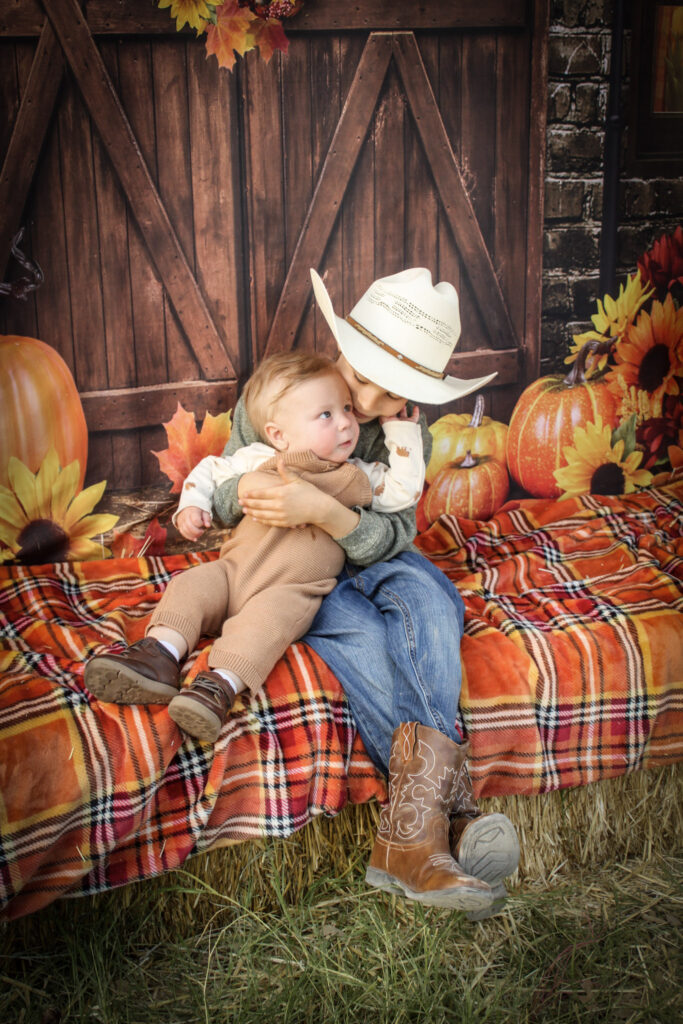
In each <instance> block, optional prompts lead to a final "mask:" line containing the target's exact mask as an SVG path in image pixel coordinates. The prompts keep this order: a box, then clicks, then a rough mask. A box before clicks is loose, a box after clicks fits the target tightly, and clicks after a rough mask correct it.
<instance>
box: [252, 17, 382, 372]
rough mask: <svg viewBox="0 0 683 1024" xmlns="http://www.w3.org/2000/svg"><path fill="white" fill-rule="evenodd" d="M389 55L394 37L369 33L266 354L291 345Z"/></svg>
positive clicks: (290, 268)
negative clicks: (314, 269) (313, 269)
mask: <svg viewBox="0 0 683 1024" xmlns="http://www.w3.org/2000/svg"><path fill="white" fill-rule="evenodd" d="M390 55H391V36H390V35H387V34H384V33H375V34H373V35H371V36H370V38H369V39H368V42H367V44H366V47H365V50H364V51H363V56H362V58H361V61H360V64H359V66H358V71H357V73H356V76H355V78H354V82H353V85H352V86H351V89H350V91H349V95H348V97H347V100H346V103H345V105H344V110H343V111H342V116H341V118H340V120H339V124H338V125H337V130H336V132H335V134H334V138H333V140H332V143H331V145H330V150H329V152H328V154H327V157H326V159H325V164H324V166H323V169H322V171H321V174H320V177H319V179H318V182H317V185H316V189H315V193H314V195H313V200H312V202H311V205H310V207H309V211H308V214H307V217H306V222H305V224H304V226H303V229H302V231H301V235H300V236H299V241H298V242H297V246H296V251H295V253H294V257H293V259H292V262H291V264H290V267H289V271H288V274H287V279H286V281H285V287H284V289H283V292H282V295H281V297H280V302H279V304H278V307H277V311H276V313H275V318H274V320H273V324H272V326H271V329H270V333H269V335H268V344H267V346H266V354H267V355H270V353H271V352H279V351H283V350H287V349H289V348H291V346H292V345H293V343H294V339H295V337H296V332H297V329H298V326H299V322H300V318H301V311H302V309H303V308H304V305H305V302H306V299H307V297H308V293H309V290H310V287H311V284H310V276H309V273H308V269H309V267H318V266H319V265H320V261H321V259H322V255H323V253H324V251H325V245H326V243H327V240H328V239H329V237H330V232H331V231H332V226H333V224H334V222H335V220H336V217H337V214H338V212H339V209H340V206H341V202H342V199H343V196H344V191H345V189H346V186H347V184H348V181H349V178H350V176H351V172H352V170H353V167H354V164H355V162H356V158H357V156H358V152H359V150H360V147H361V144H362V142H363V139H364V138H365V133H366V131H367V127H368V124H369V122H370V119H371V117H372V113H373V111H374V108H375V103H376V101H377V96H378V94H379V90H380V86H381V84H382V81H383V79H384V76H385V74H386V69H387V66H388V63H389V58H390Z"/></svg>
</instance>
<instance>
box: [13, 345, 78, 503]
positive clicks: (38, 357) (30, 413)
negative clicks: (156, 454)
mask: <svg viewBox="0 0 683 1024" xmlns="http://www.w3.org/2000/svg"><path fill="white" fill-rule="evenodd" d="M52 447H54V448H55V449H56V451H57V455H58V457H59V463H60V465H61V466H62V467H64V466H67V465H69V463H71V462H73V461H74V460H76V459H77V460H78V462H79V465H80V474H79V482H78V490H79V491H80V490H81V488H82V487H83V481H84V478H85V470H86V463H87V461H88V428H87V426H86V422H85V415H84V413H83V406H82V405H81V399H80V396H79V394H78V391H77V389H76V384H75V382H74V379H73V376H72V375H71V371H70V369H69V367H68V366H67V365H66V363H65V362H64V360H63V359H62V357H61V356H60V354H59V353H58V352H57V351H55V349H53V348H52V347H51V346H50V345H46V344H45V342H43V341H39V340H38V339H37V338H22V337H19V336H17V335H11V334H10V335H4V336H0V484H2V485H3V486H5V487H7V486H8V483H9V480H8V475H7V468H8V464H9V460H10V457H11V456H15V457H16V458H17V459H20V460H21V462H23V463H24V464H25V465H26V466H27V467H28V468H29V469H30V471H31V472H32V473H37V472H38V470H39V468H40V465H41V463H42V461H43V459H44V458H45V456H46V454H47V452H48V450H49V449H50V448H52Z"/></svg>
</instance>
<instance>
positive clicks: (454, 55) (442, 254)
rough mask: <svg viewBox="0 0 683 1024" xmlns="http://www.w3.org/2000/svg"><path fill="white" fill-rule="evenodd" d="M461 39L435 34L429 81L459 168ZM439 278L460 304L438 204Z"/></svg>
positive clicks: (458, 269)
mask: <svg viewBox="0 0 683 1024" xmlns="http://www.w3.org/2000/svg"><path fill="white" fill-rule="evenodd" d="M462 40H463V34H462V33H460V32H458V33H455V32H442V33H440V34H439V68H438V80H437V81H438V90H437V88H436V85H435V83H434V79H430V82H431V83H432V90H433V91H434V93H435V94H437V95H438V101H439V110H440V113H441V118H442V120H443V124H444V128H445V130H446V134H447V135H448V138H449V140H450V143H451V148H452V149H453V152H454V154H455V157H456V160H457V161H458V163H459V164H460V165H462ZM425 70H426V71H427V73H428V74H429V66H428V65H425ZM420 145H421V144H420ZM437 191H438V190H437ZM439 278H440V280H442V281H450V283H451V284H452V285H453V287H454V288H455V290H456V291H457V292H458V296H459V297H460V299H461V302H462V292H463V287H462V284H461V281H462V265H461V261H460V253H459V252H458V248H457V246H456V244H455V239H454V238H453V232H452V231H451V228H450V224H449V221H448V218H447V216H446V212H445V210H444V208H443V206H442V205H441V203H439ZM464 340H465V339H463V342H464ZM464 347H465V345H464V344H463V348H464Z"/></svg>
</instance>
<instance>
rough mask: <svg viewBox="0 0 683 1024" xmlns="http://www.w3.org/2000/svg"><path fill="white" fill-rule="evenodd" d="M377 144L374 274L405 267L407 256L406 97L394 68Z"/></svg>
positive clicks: (379, 112)
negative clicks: (403, 94)
mask: <svg viewBox="0 0 683 1024" xmlns="http://www.w3.org/2000/svg"><path fill="white" fill-rule="evenodd" d="M373 137H374V144H375V276H376V277H387V276H388V275H389V274H396V273H398V271H399V270H403V269H404V267H405V266H406V263H410V262H411V260H410V259H408V258H407V256H406V233H405V232H406V225H405V202H406V191H407V189H408V188H412V187H415V188H421V187H422V186H423V185H424V182H423V181H418V182H411V183H408V181H407V180H406V174H405V135H404V98H403V96H402V94H401V88H400V85H399V82H398V80H397V76H396V73H395V71H393V70H391V69H390V71H389V74H388V75H387V78H386V81H385V83H384V89H383V91H382V94H381V96H380V100H379V103H378V104H377V109H376V111H375V118H374V124H373Z"/></svg>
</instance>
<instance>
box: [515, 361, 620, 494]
mask: <svg viewBox="0 0 683 1024" xmlns="http://www.w3.org/2000/svg"><path fill="white" fill-rule="evenodd" d="M610 346H611V342H605V343H602V342H600V343H596V342H594V341H589V342H587V343H586V344H585V345H584V346H583V348H582V349H581V350H580V352H579V355H578V357H577V359H576V362H575V363H574V366H573V367H572V369H571V370H570V372H569V373H568V374H567V375H566V377H563V376H562V375H561V374H551V375H549V376H547V377H541V378H539V380H536V381H534V382H533V384H530V385H529V387H528V388H526V390H525V391H523V392H522V394H521V395H520V397H519V399H518V401H517V404H516V405H515V408H514V409H513V411H512V416H511V417H510V429H509V431H508V439H507V462H508V469H509V471H510V475H511V476H512V477H513V478H514V479H515V480H516V481H517V483H518V484H520V485H521V486H522V487H523V488H524V490H525V491H528V493H529V494H531V495H533V496H534V497H535V498H558V497H559V496H560V494H561V493H562V491H561V488H560V487H559V486H558V484H557V481H556V480H555V476H554V473H555V470H556V469H560V467H562V466H565V465H566V464H567V460H566V459H565V457H564V449H565V447H567V446H571V445H573V443H574V430H575V429H576V427H579V426H584V425H585V424H586V423H588V422H590V423H594V422H595V419H596V417H597V416H601V417H602V422H603V423H605V424H608V425H609V426H610V427H616V426H617V421H618V416H617V401H616V399H615V397H614V396H613V394H612V392H611V391H610V390H609V389H608V387H607V384H606V383H605V379H604V377H595V378H591V379H586V376H585V362H586V357H587V356H588V354H589V353H590V352H602V351H606V350H608V349H609V347H610Z"/></svg>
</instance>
